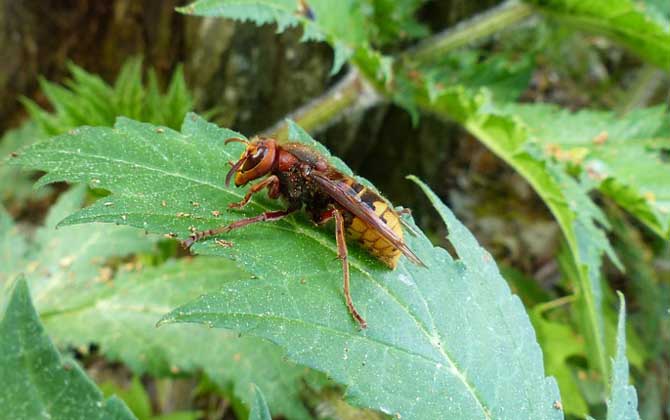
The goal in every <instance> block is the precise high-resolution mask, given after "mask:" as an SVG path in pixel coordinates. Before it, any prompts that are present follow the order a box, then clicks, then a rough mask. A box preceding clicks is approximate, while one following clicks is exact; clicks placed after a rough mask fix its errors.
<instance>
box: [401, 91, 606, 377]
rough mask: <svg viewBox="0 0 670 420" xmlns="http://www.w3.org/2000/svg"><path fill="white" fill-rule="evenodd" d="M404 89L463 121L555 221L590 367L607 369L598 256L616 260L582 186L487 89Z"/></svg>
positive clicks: (602, 221)
mask: <svg viewBox="0 0 670 420" xmlns="http://www.w3.org/2000/svg"><path fill="white" fill-rule="evenodd" d="M403 89H405V90H406V91H407V90H408V92H409V93H410V94H411V95H413V97H414V100H415V101H416V102H417V103H418V104H419V105H420V106H421V107H422V108H423V109H424V110H427V111H429V112H432V113H434V114H437V115H439V116H441V117H443V118H448V119H452V120H455V121H457V122H458V123H460V124H462V125H463V126H464V127H465V128H466V129H467V130H468V131H469V132H470V133H471V134H472V135H473V136H475V137H476V138H477V139H479V141H481V142H482V143H484V145H486V146H487V147H488V148H489V149H490V150H491V151H492V152H493V153H495V154H496V155H498V156H499V157H500V158H501V159H503V160H504V161H505V162H507V163H508V164H509V165H510V166H511V167H512V168H514V169H515V170H516V171H517V172H519V174H520V175H521V176H523V177H524V178H525V179H526V180H527V181H528V183H529V184H530V185H531V186H532V187H533V189H534V190H535V191H536V192H537V193H538V195H539V196H540V197H541V198H542V200H543V201H544V202H545V203H546V205H547V206H548V207H549V209H550V211H551V212H552V214H553V215H554V217H555V218H556V220H557V221H558V223H559V225H560V227H561V230H562V231H563V234H564V236H565V238H566V241H567V243H568V246H569V249H570V252H571V256H572V259H573V260H574V262H575V266H576V267H577V276H576V277H577V278H576V280H577V284H576V286H577V288H578V290H579V292H580V293H579V296H580V299H579V301H578V305H579V307H580V310H581V311H582V313H583V319H584V320H585V323H584V325H583V326H582V328H583V329H584V331H583V332H584V336H585V338H586V341H587V354H588V356H589V360H590V362H591V365H592V367H593V368H595V369H597V370H599V371H601V372H602V373H604V374H606V373H607V372H608V371H609V364H608V363H607V354H606V353H607V352H606V347H605V331H604V320H603V311H602V285H601V281H602V279H601V273H600V267H601V258H602V255H603V254H604V253H607V255H608V256H609V257H610V258H611V259H612V260H613V261H614V262H615V263H617V264H618V260H617V259H616V256H615V255H614V252H613V251H612V249H611V247H610V245H609V242H608V241H607V237H606V236H605V233H604V232H603V230H601V229H600V228H599V227H598V225H601V226H608V223H607V220H606V218H605V216H604V215H603V214H602V212H601V211H600V209H599V208H598V207H597V206H596V205H595V204H594V203H593V202H592V201H591V199H590V198H589V196H588V195H587V193H586V191H585V188H584V187H583V186H582V185H580V184H579V183H578V182H577V181H576V180H574V179H573V178H572V177H570V176H569V175H567V174H566V173H565V172H564V171H563V169H562V168H561V167H560V165H559V164H558V163H556V162H554V161H552V160H551V159H547V157H546V156H544V155H543V154H542V151H541V150H538V148H537V147H533V144H531V142H530V139H531V137H530V132H529V128H528V127H527V126H526V125H524V124H523V123H522V121H521V120H520V119H519V118H516V117H514V116H509V115H503V114H501V113H500V111H499V110H498V109H497V107H496V106H495V105H494V104H493V103H492V101H491V98H490V96H489V95H488V92H487V91H485V90H484V91H481V92H479V93H477V94H472V93H470V92H469V91H466V90H465V89H464V88H462V87H458V86H457V87H451V88H447V89H442V90H437V91H436V92H431V93H430V94H429V92H427V91H426V88H425V86H423V84H418V85H417V84H416V83H414V84H411V83H406V84H405V85H404V86H403Z"/></svg>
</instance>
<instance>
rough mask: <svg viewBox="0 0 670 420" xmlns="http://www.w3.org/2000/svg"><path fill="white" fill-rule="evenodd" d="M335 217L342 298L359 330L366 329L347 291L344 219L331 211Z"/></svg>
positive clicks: (347, 262) (347, 269)
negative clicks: (342, 288) (342, 275)
mask: <svg viewBox="0 0 670 420" xmlns="http://www.w3.org/2000/svg"><path fill="white" fill-rule="evenodd" d="M333 215H334V216H335V238H337V256H338V257H339V258H340V260H341V261H342V272H343V273H344V298H345V300H346V302H347V308H349V312H350V313H351V316H353V317H354V319H355V320H356V321H357V322H358V325H360V326H361V328H367V326H368V324H367V322H365V320H364V319H363V317H362V316H361V314H359V313H358V311H357V310H356V308H355V307H354V302H353V301H352V300H351V292H350V291H349V260H348V255H349V253H348V252H347V241H346V238H345V237H344V217H342V213H341V212H340V210H335V211H333Z"/></svg>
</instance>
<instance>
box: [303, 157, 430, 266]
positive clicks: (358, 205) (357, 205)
mask: <svg viewBox="0 0 670 420" xmlns="http://www.w3.org/2000/svg"><path fill="white" fill-rule="evenodd" d="M309 177H310V178H312V179H313V180H314V181H315V182H316V183H317V184H319V186H320V187H321V188H322V189H323V190H324V191H325V192H326V193H328V195H330V196H331V197H332V198H333V199H334V200H335V201H337V203H338V204H340V205H341V206H342V207H344V208H345V209H347V210H348V211H350V212H351V213H352V214H353V215H354V216H356V217H358V218H359V219H361V220H362V221H364V222H365V223H367V224H368V225H370V226H372V227H373V228H374V229H375V230H376V231H377V232H379V234H380V235H381V236H382V237H384V239H386V240H387V241H389V242H390V243H391V244H393V246H395V247H396V248H398V249H399V250H400V252H402V253H403V254H404V255H405V256H406V257H407V258H408V259H409V260H410V261H412V262H413V263H414V264H416V265H419V266H422V267H426V264H424V263H423V261H421V259H420V258H419V257H417V256H416V254H414V252H412V250H411V249H409V248H408V247H407V245H406V244H405V242H404V241H403V240H402V239H400V238H399V237H398V235H396V233H395V232H394V231H393V230H392V229H391V228H390V227H388V226H387V225H386V223H384V222H383V221H382V220H381V219H380V218H379V217H378V216H377V215H376V214H375V213H374V212H373V211H371V210H368V209H367V204H366V203H364V202H363V201H362V200H361V199H360V198H359V197H358V196H357V195H356V191H355V190H354V189H353V188H351V187H350V186H349V185H347V184H345V183H344V182H338V181H334V180H332V179H330V178H328V176H327V175H326V174H324V173H323V172H320V171H315V170H313V171H311V172H310V174H309ZM389 208H391V207H389Z"/></svg>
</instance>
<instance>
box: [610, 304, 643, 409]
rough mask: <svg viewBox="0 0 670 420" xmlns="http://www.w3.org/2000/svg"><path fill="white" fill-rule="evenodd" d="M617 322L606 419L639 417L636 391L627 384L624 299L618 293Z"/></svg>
mask: <svg viewBox="0 0 670 420" xmlns="http://www.w3.org/2000/svg"><path fill="white" fill-rule="evenodd" d="M619 301H620V304H621V307H620V308H619V324H618V327H617V350H616V357H615V359H614V360H613V361H612V386H611V391H610V398H609V399H608V400H607V419H608V420H618V419H621V420H624V419H639V418H640V416H639V414H638V413H637V393H636V392H635V388H634V387H632V386H630V385H628V360H627V359H626V301H625V300H624V297H623V295H622V294H621V293H619Z"/></svg>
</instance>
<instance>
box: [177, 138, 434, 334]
mask: <svg viewBox="0 0 670 420" xmlns="http://www.w3.org/2000/svg"><path fill="white" fill-rule="evenodd" d="M230 141H236V142H242V143H245V144H246V145H247V147H246V149H245V150H244V152H243V153H242V155H241V156H240V159H239V160H238V161H237V162H235V163H233V162H231V165H232V168H231V169H230V171H229V172H228V175H227V176H226V183H229V182H230V179H231V177H232V176H233V175H234V176H235V185H236V186H238V187H239V186H243V185H246V184H247V183H249V182H250V181H252V180H255V179H259V178H264V179H263V180H262V181H260V182H258V183H256V184H254V185H252V186H251V188H250V189H249V192H248V193H247V194H246V195H245V197H244V199H243V200H242V201H241V202H240V203H235V204H233V205H231V207H243V206H244V205H245V204H246V203H247V202H248V201H249V200H250V199H251V196H252V195H253V194H255V193H257V192H259V191H260V190H262V189H264V188H267V189H268V195H269V197H270V198H274V199H276V198H280V197H282V198H284V199H285V200H286V201H287V203H288V208H287V209H286V210H283V211H274V212H266V213H263V214H261V215H259V216H256V217H252V218H249V219H243V220H239V221H237V222H234V223H233V224H231V225H229V226H226V227H224V228H221V229H214V230H208V231H204V232H198V233H196V234H194V235H192V236H191V238H190V239H189V240H188V241H186V242H185V245H187V246H190V245H191V244H192V243H193V242H194V241H197V240H199V239H202V238H204V237H207V236H212V235H217V234H219V233H224V232H228V231H230V230H232V229H236V228H240V227H243V226H246V225H248V224H251V223H256V222H259V221H272V220H278V219H280V218H282V217H284V216H286V215H288V214H290V213H292V212H294V211H297V210H299V209H302V208H304V209H305V210H306V211H307V212H308V213H309V215H310V216H311V218H312V220H313V221H314V222H315V223H316V224H319V225H320V224H323V223H325V222H327V221H329V220H331V219H333V218H334V219H335V221H336V234H337V235H336V236H337V239H338V241H337V242H338V255H339V257H340V259H341V260H342V262H343V270H344V292H345V296H346V298H347V306H348V308H349V310H350V312H351V313H352V315H353V316H354V318H356V320H357V321H358V322H359V324H360V325H361V326H362V327H365V325H366V324H365V320H363V318H362V317H361V316H360V315H359V314H358V312H357V311H356V309H355V308H354V306H353V303H352V301H351V297H350V294H349V266H348V263H347V249H346V244H345V243H344V235H345V234H346V236H347V237H349V238H351V239H354V240H356V241H358V242H359V243H360V244H361V245H362V246H363V247H364V248H365V249H366V250H367V251H369V252H370V253H371V254H372V255H373V256H375V257H376V258H377V259H379V260H380V261H382V262H383V263H384V264H386V265H387V266H388V267H390V268H391V269H394V268H395V267H396V265H397V264H398V260H399V258H400V256H401V255H403V254H404V255H405V256H407V257H408V258H409V259H410V260H411V261H412V262H414V263H416V264H419V265H423V263H422V262H421V260H419V258H418V257H417V256H416V255H415V254H414V253H413V252H412V251H411V250H410V249H409V248H408V247H407V245H406V244H405V242H404V237H403V231H402V226H401V221H402V220H401V219H400V216H399V215H398V213H397V212H396V211H395V210H394V209H393V208H392V207H391V206H390V204H389V203H388V202H387V201H386V200H385V199H383V198H382V197H381V196H380V195H379V194H377V193H376V192H374V191H372V190H371V189H370V188H367V187H365V186H363V185H362V184H360V183H359V182H357V181H356V180H355V179H353V178H352V177H350V176H347V175H345V174H343V173H342V172H340V171H338V170H337V169H335V168H334V167H333V166H331V165H330V164H329V163H328V161H327V160H326V159H325V158H324V157H323V156H321V154H319V153H318V152H317V151H316V150H314V149H312V148H310V147H308V146H306V145H304V144H301V143H283V144H281V145H280V144H279V143H278V142H277V141H276V140H274V139H269V138H267V139H266V138H261V139H254V140H252V141H251V142H249V141H246V140H242V139H230V140H228V141H227V142H230ZM345 232H346V233H345Z"/></svg>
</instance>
